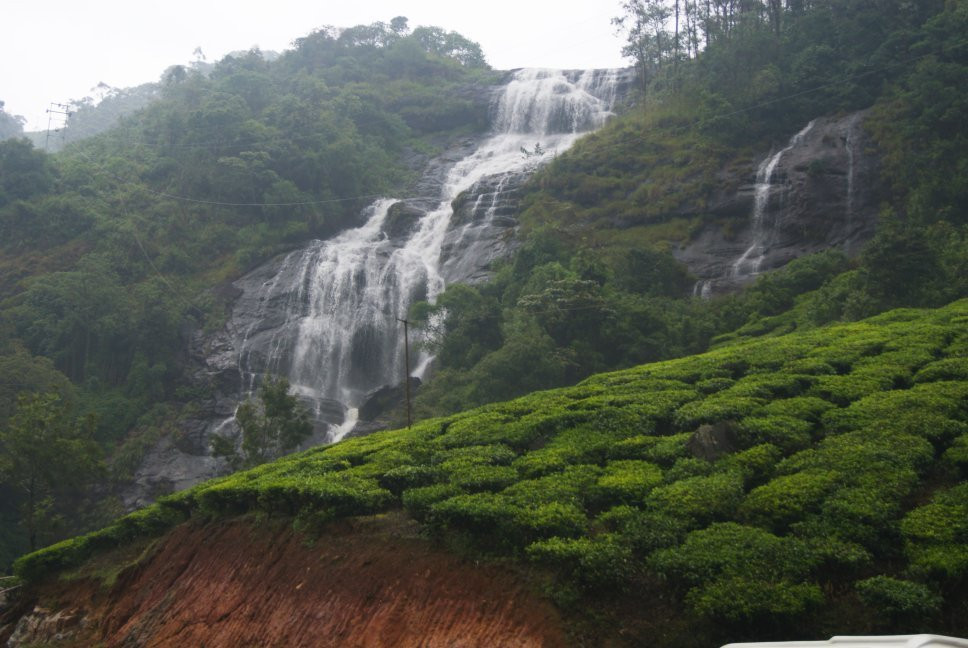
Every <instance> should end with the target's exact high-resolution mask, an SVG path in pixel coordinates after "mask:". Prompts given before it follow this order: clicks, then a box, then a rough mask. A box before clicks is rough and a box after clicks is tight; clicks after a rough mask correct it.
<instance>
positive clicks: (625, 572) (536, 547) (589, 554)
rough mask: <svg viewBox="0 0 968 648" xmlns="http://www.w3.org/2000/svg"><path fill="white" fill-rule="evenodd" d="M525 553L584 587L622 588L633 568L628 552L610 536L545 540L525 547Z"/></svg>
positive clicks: (630, 553) (630, 554)
mask: <svg viewBox="0 0 968 648" xmlns="http://www.w3.org/2000/svg"><path fill="white" fill-rule="evenodd" d="M527 553H528V557H529V558H530V559H531V560H534V561H536V562H539V563H543V564H546V565H550V566H552V567H555V568H557V569H559V570H561V571H563V572H565V573H566V574H569V575H570V576H571V577H573V578H576V579H577V580H578V581H579V582H580V583H582V584H583V585H585V586H588V587H609V586H611V587H614V586H615V585H622V584H623V583H624V582H625V581H627V579H628V577H629V574H630V571H631V570H632V569H634V562H633V558H632V552H631V551H630V550H629V549H628V547H626V546H625V545H623V544H622V543H621V542H620V541H619V540H617V539H616V538H615V537H614V536H597V537H595V538H557V537H555V538H548V539H547V540H539V541H538V542H534V543H532V544H530V545H528V549H527Z"/></svg>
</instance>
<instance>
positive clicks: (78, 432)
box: [0, 393, 103, 550]
mask: <svg viewBox="0 0 968 648" xmlns="http://www.w3.org/2000/svg"><path fill="white" fill-rule="evenodd" d="M93 437H94V421H93V420H91V419H90V418H89V419H87V420H76V419H75V418H74V413H73V412H72V411H71V410H70V408H68V407H67V406H66V405H65V404H64V403H63V402H62V401H61V399H60V397H59V395H58V394H56V393H48V394H35V395H28V394H23V395H21V397H20V398H19V399H18V402H17V409H16V411H15V412H14V414H13V416H12V417H11V418H10V419H9V420H8V421H7V422H6V423H5V424H4V425H3V426H2V427H0V486H2V487H3V488H4V489H5V490H9V491H10V492H11V493H12V494H13V496H14V502H10V503H9V504H15V505H16V506H18V507H19V508H20V523H21V525H22V527H23V531H24V533H25V534H26V536H27V543H28V545H29V547H30V549H31V550H33V549H36V548H37V547H38V543H39V542H41V541H42V540H44V539H47V538H51V537H57V536H58V535H60V536H61V537H63V532H64V530H63V529H58V528H57V527H58V526H59V522H61V521H62V520H63V515H64V514H65V512H67V511H69V510H70V508H71V507H72V506H76V505H77V504H78V503H79V501H82V498H83V496H84V495H85V494H86V493H87V487H88V486H89V485H90V484H91V482H92V481H93V480H94V479H95V478H96V477H97V476H98V475H99V473H100V472H101V470H102V469H103V466H102V464H101V453H100V448H98V446H97V444H96V443H95V442H94V438H93ZM9 504H8V505H9Z"/></svg>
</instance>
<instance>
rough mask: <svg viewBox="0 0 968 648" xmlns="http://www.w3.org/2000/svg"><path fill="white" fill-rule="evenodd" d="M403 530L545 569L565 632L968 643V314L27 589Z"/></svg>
mask: <svg viewBox="0 0 968 648" xmlns="http://www.w3.org/2000/svg"><path fill="white" fill-rule="evenodd" d="M401 508H402V509H403V510H405V511H406V512H407V513H408V514H409V515H410V516H412V517H413V518H415V519H416V520H418V521H420V522H421V523H422V525H423V526H424V528H425V529H426V531H427V533H428V535H430V536H432V537H435V538H438V539H440V540H441V541H443V542H445V543H446V544H447V545H448V546H451V547H452V548H455V549H459V550H461V551H464V552H468V553H469V554H470V555H472V556H475V557H477V558H488V559H501V560H503V559H508V558H509V559H511V560H512V562H514V563H515V564H523V565H532V566H534V572H535V573H542V574H546V575H547V576H546V577H547V578H548V581H547V583H548V588H549V589H548V591H549V593H550V594H551V595H552V596H554V597H555V598H556V600H557V601H558V602H559V604H560V605H562V606H563V607H564V608H565V609H567V608H568V606H569V605H572V606H576V605H577V604H578V603H580V602H581V601H591V600H595V599H596V597H599V596H605V597H608V596H612V597H615V596H616V595H617V596H624V595H625V594H627V595H628V596H629V597H632V598H634V599H635V600H636V601H645V602H648V601H649V600H650V596H651V592H655V593H656V597H657V600H658V597H659V596H660V594H661V597H662V599H663V600H664V601H666V604H668V605H669V606H671V608H672V609H675V610H678V611H679V614H680V615H681V617H682V619H684V620H685V621H683V623H688V624H691V625H690V627H691V628H693V631H694V632H696V633H700V634H699V635H696V636H701V633H702V632H706V633H707V635H706V636H710V637H719V636H720V635H722V636H728V637H731V638H740V637H746V636H753V637H768V636H783V635H784V633H788V632H789V631H790V628H793V627H795V628H797V632H798V634H803V633H805V632H808V631H809V632H811V633H822V632H827V631H828V630H833V631H835V632H839V633H850V632H904V633H910V632H916V631H921V630H930V631H934V632H946V633H951V634H956V633H961V634H966V633H968V595H966V590H968V587H966V586H968V300H961V301H958V302H955V303H953V304H951V305H949V306H947V307H944V308H940V309H936V310H914V309H904V310H895V311H891V312H888V313H885V314H883V315H880V316H877V317H874V318H871V319H868V320H865V321H861V322H856V323H851V324H843V325H835V326H830V327H826V328H822V329H815V330H811V331H809V332H803V333H792V334H787V335H785V336H779V337H771V338H762V339H754V340H745V341H739V342H731V343H729V344H728V345H727V346H723V347H721V348H718V349H716V350H713V351H710V352H708V353H705V354H702V355H697V356H691V357H687V358H683V359H679V360H672V361H666V362H660V363H656V364H650V365H644V366H640V367H637V368H634V369H629V370H625V371H620V372H615V373H608V374H601V375H597V376H594V377H592V378H590V379H588V380H586V381H584V382H583V383H581V384H579V385H577V386H575V387H570V388H565V389H557V390H552V391H546V392H539V393H535V394H532V395H530V396H527V397H524V398H519V399H517V400H513V401H510V402H506V403H500V404H496V405H491V406H486V407H483V408H480V409H476V410H473V411H469V412H465V413H462V414H458V415H455V416H450V417H447V418H440V419H434V420H428V421H423V422H420V423H419V424H416V425H414V426H413V428H411V429H406V430H396V431H389V432H383V433H377V434H374V435H372V436H368V437H364V438H357V439H351V440H347V441H344V442H341V443H338V444H335V445H332V446H328V447H320V448H316V449H313V450H309V451H307V452H304V453H301V454H298V455H293V456H290V457H287V458H285V459H282V460H279V461H276V462H274V463H271V464H266V465H263V466H260V467H258V468H255V469H253V470H249V471H246V472H241V473H236V474H234V475H231V476H229V477H226V478H222V479H217V480H214V481H211V482H208V483H205V484H202V485H200V486H198V487H196V488H193V489H191V490H188V491H185V492H181V493H178V494H176V495H173V496H170V497H167V498H165V499H163V500H161V501H159V502H158V503H157V504H155V505H153V506H151V507H148V508H146V509H143V510H141V511H138V512H135V513H133V514H131V515H128V516H127V517H124V518H122V519H120V520H118V521H117V522H115V523H114V524H113V525H111V526H109V527H107V528H105V529H103V530H101V531H97V532H95V533H92V534H89V535H86V536H82V537H79V538H75V539H72V540H69V541H66V542H62V543H60V544H57V545H54V546H51V547H48V548H47V549H44V550H41V551H38V552H36V553H33V554H30V555H28V556H25V557H23V558H21V559H20V560H19V561H18V562H17V564H16V571H17V573H18V575H20V576H21V577H22V578H24V579H27V580H38V579H42V578H45V577H47V576H49V575H51V574H53V573H56V572H58V571H61V570H64V569H66V568H69V567H72V566H75V565H78V564H80V563H82V562H83V561H85V560H86V559H87V558H88V557H90V556H91V555H93V554H94V553H95V552H99V551H102V550H104V549H107V548H111V547H115V546H118V545H121V544H123V543H126V542H128V541H130V540H132V539H134V538H137V537H141V536H153V535H161V534H163V533H164V532H165V531H166V530H167V529H169V528H171V527H172V526H174V525H177V524H179V523H182V522H183V521H185V520H188V519H197V520H208V521H211V520H217V519H219V518H221V517H223V516H235V515H240V514H245V513H251V512H258V513H261V514H263V515H271V516H279V517H284V516H291V517H293V518H294V520H295V523H296V524H298V525H300V526H301V528H323V531H322V532H323V533H325V529H324V526H325V525H324V523H325V522H326V521H328V520H331V519H334V518H338V517H344V516H356V515H370V514H377V513H381V512H385V511H389V510H393V509H401ZM616 593H618V594H616ZM669 601H671V603H669ZM642 614H644V615H647V614H649V611H648V609H643V610H642Z"/></svg>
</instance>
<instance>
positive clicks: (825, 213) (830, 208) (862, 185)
mask: <svg viewBox="0 0 968 648" xmlns="http://www.w3.org/2000/svg"><path fill="white" fill-rule="evenodd" d="M865 116H866V112H858V113H853V114H851V115H847V116H846V117H842V118H820V119H817V120H816V121H815V123H814V126H813V128H811V129H810V130H809V131H808V132H807V133H806V134H805V135H804V137H803V138H802V140H801V141H799V142H798V143H797V144H795V145H794V146H792V147H791V148H790V149H789V150H788V151H786V152H785V153H784V154H783V156H782V157H781V158H780V161H779V163H778V164H777V166H776V168H775V170H774V174H773V177H772V182H771V189H770V194H769V200H768V204H767V207H766V210H765V212H764V227H766V228H768V230H769V235H768V238H767V240H766V244H765V246H764V249H763V259H762V262H761V264H760V269H759V272H765V271H767V270H772V269H775V268H779V267H782V266H784V265H786V264H787V263H789V262H790V261H792V260H793V259H795V258H797V257H800V256H804V255H807V254H813V253H816V252H820V251H822V250H826V249H830V248H839V249H841V250H843V251H844V252H845V253H847V254H849V255H854V254H857V253H858V252H860V249H861V247H862V246H863V244H864V243H865V242H866V241H867V240H869V239H870V237H871V236H873V234H874V228H875V225H876V223H877V213H878V203H879V196H880V195H882V188H881V183H880V180H879V171H878V165H879V161H878V158H877V155H876V153H874V152H872V151H871V147H870V145H869V143H868V141H869V140H868V137H867V135H866V134H865V132H864V127H863V122H864V118H865ZM781 146H782V145H781V144H778V145H777V146H776V147H775V150H779V149H780V148H781ZM769 154H770V152H763V153H762V154H761V155H760V156H759V158H758V159H755V160H751V161H750V165H749V167H747V168H744V169H733V170H729V171H726V172H724V175H723V177H721V178H720V184H721V186H723V187H735V189H732V190H731V191H729V192H727V193H720V194H718V195H715V196H713V197H712V199H711V200H710V207H709V220H708V224H707V225H706V226H704V227H703V228H702V229H701V230H700V231H699V232H697V233H696V234H695V235H694V236H693V238H692V239H691V240H690V241H689V243H688V244H686V245H683V246H681V247H680V248H679V249H678V250H676V251H675V252H674V253H675V255H676V257H677V258H678V259H679V260H680V261H681V262H683V263H684V264H685V265H686V266H688V268H689V270H690V271H691V272H692V273H693V274H694V275H696V276H697V277H698V278H699V279H700V280H701V281H702V283H701V284H700V285H697V292H703V291H705V293H706V296H709V295H711V294H720V293H726V292H735V291H736V290H738V289H739V288H741V287H742V286H744V285H746V284H748V283H750V282H751V281H753V280H755V278H756V275H755V274H746V275H741V276H736V274H735V273H734V272H733V271H732V268H733V263H734V262H735V261H736V260H737V259H738V258H740V257H741V256H742V255H743V253H744V251H745V250H746V249H747V248H749V247H750V245H751V241H752V237H753V228H752V226H751V217H752V213H753V204H754V193H755V183H756V177H755V176H756V174H755V170H756V167H757V165H758V164H759V163H760V162H761V161H762V159H763V158H764V157H765V156H767V155H769Z"/></svg>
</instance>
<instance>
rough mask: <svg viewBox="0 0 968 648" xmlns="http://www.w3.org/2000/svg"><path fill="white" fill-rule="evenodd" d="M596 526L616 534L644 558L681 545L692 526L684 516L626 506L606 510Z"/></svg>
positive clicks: (598, 518)
mask: <svg viewBox="0 0 968 648" xmlns="http://www.w3.org/2000/svg"><path fill="white" fill-rule="evenodd" d="M595 523H596V524H598V525H601V526H602V527H604V528H605V529H607V530H609V531H612V532H614V534H615V536H616V537H619V538H621V540H622V542H624V543H625V544H627V545H629V546H630V547H632V549H633V551H635V552H636V553H637V554H638V555H641V556H645V555H647V554H649V553H651V552H653V551H655V550H656V549H662V548H665V547H671V546H673V545H677V544H679V543H680V542H682V540H683V538H685V535H686V532H687V531H689V529H690V523H689V522H688V521H686V520H683V519H682V518H680V517H676V516H673V515H669V514H667V513H660V512H656V511H643V510H641V509H638V508H635V507H632V506H625V505H622V506H616V507H614V508H611V509H609V510H607V511H605V512H604V513H602V514H601V515H599V516H598V517H597V518H596V519H595Z"/></svg>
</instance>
